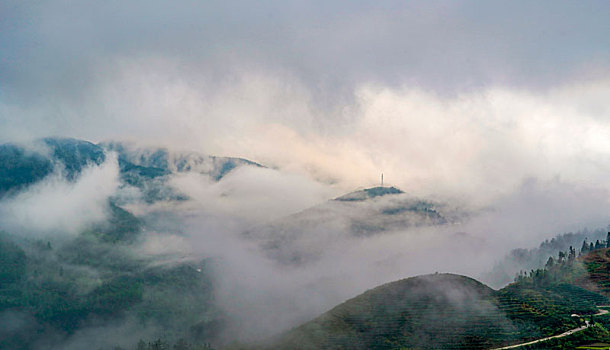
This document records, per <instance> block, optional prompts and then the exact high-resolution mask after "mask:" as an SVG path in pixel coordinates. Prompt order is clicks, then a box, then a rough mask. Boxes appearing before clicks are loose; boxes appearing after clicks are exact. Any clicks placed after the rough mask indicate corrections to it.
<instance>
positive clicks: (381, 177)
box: [381, 173, 383, 187]
mask: <svg viewBox="0 0 610 350" xmlns="http://www.w3.org/2000/svg"><path fill="white" fill-rule="evenodd" d="M381 187H383V173H381Z"/></svg>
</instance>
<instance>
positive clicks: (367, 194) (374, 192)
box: [335, 186, 404, 202]
mask: <svg viewBox="0 0 610 350" xmlns="http://www.w3.org/2000/svg"><path fill="white" fill-rule="evenodd" d="M402 193H404V192H403V191H401V190H399V189H398V188H396V187H382V186H378V187H371V188H366V189H364V190H360V191H354V192H350V193H348V194H345V195H343V196H341V197H337V198H335V200H336V201H342V202H353V201H364V200H367V199H370V198H375V197H381V196H387V195H392V194H402Z"/></svg>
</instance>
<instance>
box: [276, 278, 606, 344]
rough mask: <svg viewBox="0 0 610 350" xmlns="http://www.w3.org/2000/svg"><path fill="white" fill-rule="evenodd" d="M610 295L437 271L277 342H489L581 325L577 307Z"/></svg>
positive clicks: (364, 298) (352, 303)
mask: <svg viewBox="0 0 610 350" xmlns="http://www.w3.org/2000/svg"><path fill="white" fill-rule="evenodd" d="M605 302H608V300H607V299H606V298H605V297H603V296H601V295H599V294H597V293H593V292H590V291H587V290H585V289H583V288H580V287H578V286H572V285H567V284H552V285H547V286H534V285H532V284H529V283H527V282H525V281H524V282H521V283H514V284H511V285H509V286H507V287H506V288H503V289H501V290H499V291H494V290H493V289H491V288H489V287H487V286H485V285H483V284H481V283H480V282H477V281H476V280H473V279H471V278H468V277H463V276H457V275H451V274H436V275H428V276H419V277H414V278H408V279H404V280H400V281H397V282H393V283H389V284H386V285H383V286H380V287H377V288H375V289H372V290H370V291H367V292H366V293H364V294H361V295H359V296H357V297H355V298H353V299H351V300H348V301H347V302H345V303H343V304H341V305H339V306H337V307H335V308H334V309H332V310H330V311H329V312H327V313H325V314H323V315H322V316H320V317H318V318H316V319H315V320H313V321H311V322H308V323H306V324H304V325H302V326H300V327H297V328H295V329H293V330H291V331H290V332H288V333H286V334H285V335H284V336H282V337H281V338H280V339H279V340H278V341H277V342H276V343H275V344H274V345H273V346H271V347H272V348H277V349H280V348H295V349H326V348H331V349H348V348H349V349H401V348H404V349H427V348H437V349H460V348H461V349H485V348H490V347H493V346H497V345H502V344H509V343H516V342H520V341H524V340H530V339H535V338H538V337H543V336H548V335H552V334H557V333H560V332H562V331H564V330H567V329H570V328H575V327H577V326H579V322H580V320H579V319H575V318H572V317H570V315H571V314H572V313H579V314H587V313H593V312H595V311H596V308H595V304H599V303H605Z"/></svg>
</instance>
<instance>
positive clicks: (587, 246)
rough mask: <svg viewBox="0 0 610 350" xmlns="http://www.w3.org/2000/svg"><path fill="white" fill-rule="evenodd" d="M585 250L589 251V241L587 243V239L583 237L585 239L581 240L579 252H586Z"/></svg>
mask: <svg viewBox="0 0 610 350" xmlns="http://www.w3.org/2000/svg"><path fill="white" fill-rule="evenodd" d="M587 252H589V243H587V239H586V238H585V240H584V241H582V247H581V248H580V254H586V253H587Z"/></svg>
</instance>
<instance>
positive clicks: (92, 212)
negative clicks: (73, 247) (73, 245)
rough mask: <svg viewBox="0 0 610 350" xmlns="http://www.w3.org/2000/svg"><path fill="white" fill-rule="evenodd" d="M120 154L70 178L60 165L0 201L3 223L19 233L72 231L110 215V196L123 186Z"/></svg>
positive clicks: (39, 233) (36, 233) (3, 226)
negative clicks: (119, 163)
mask: <svg viewBox="0 0 610 350" xmlns="http://www.w3.org/2000/svg"><path fill="white" fill-rule="evenodd" d="M118 171H119V170H118V162H117V158H116V155H113V154H108V155H107V159H106V161H105V162H104V163H102V164H100V165H99V166H98V165H90V166H88V167H86V168H84V169H83V170H82V172H81V174H80V175H79V177H78V178H77V179H76V180H75V181H74V182H72V181H69V180H67V179H66V178H65V176H63V175H62V170H61V169H60V168H58V169H57V170H56V171H55V172H54V173H53V174H51V175H49V176H48V177H46V178H45V179H43V180H42V181H40V182H38V183H35V184H33V185H32V186H30V187H28V188H27V189H25V190H23V191H22V192H20V193H18V194H17V195H15V196H13V197H10V198H7V199H4V200H2V201H0V218H2V220H1V223H0V225H1V226H0V227H2V229H4V230H7V231H9V232H10V231H15V232H18V233H19V234H31V235H45V234H53V233H57V234H72V235H75V234H77V233H79V232H81V231H82V230H83V229H85V228H86V227H87V226H89V225H91V224H93V223H96V222H100V221H102V220H104V219H105V218H106V215H107V208H108V198H109V197H110V196H111V195H113V194H114V193H115V192H116V191H117V189H118V186H119V178H118V174H119V172H118Z"/></svg>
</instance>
